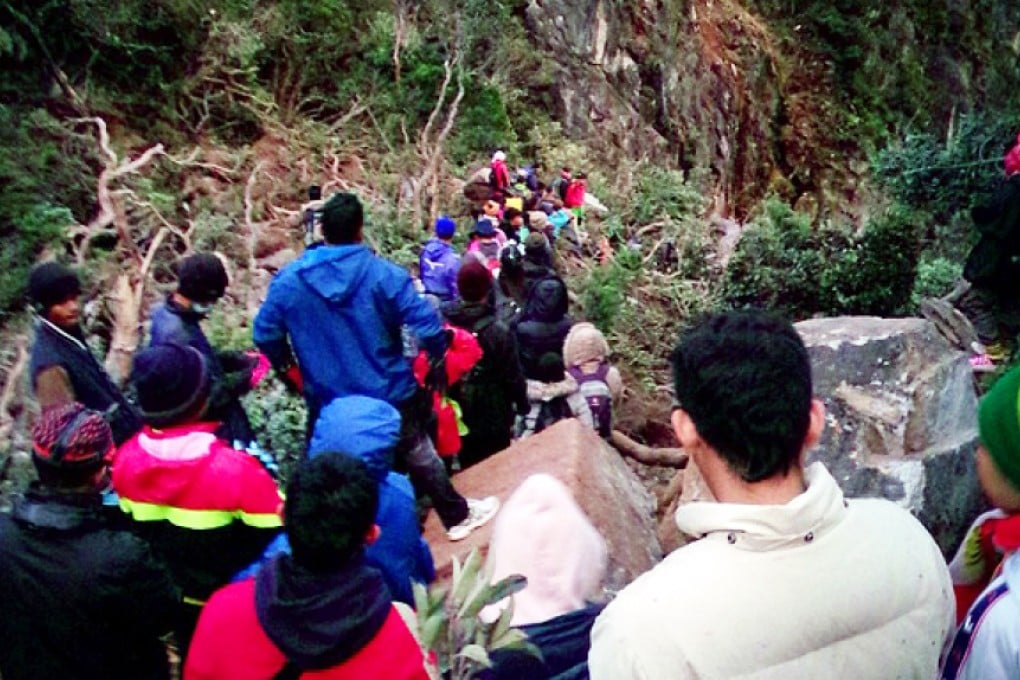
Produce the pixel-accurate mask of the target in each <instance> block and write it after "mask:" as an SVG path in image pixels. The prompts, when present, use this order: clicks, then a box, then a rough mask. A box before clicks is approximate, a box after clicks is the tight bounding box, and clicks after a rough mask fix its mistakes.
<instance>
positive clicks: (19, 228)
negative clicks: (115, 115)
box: [0, 105, 94, 315]
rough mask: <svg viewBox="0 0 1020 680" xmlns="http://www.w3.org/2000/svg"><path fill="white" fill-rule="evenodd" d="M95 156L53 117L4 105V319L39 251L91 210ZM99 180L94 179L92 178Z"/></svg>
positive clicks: (0, 270) (0, 127) (0, 211)
mask: <svg viewBox="0 0 1020 680" xmlns="http://www.w3.org/2000/svg"><path fill="white" fill-rule="evenodd" d="M93 160H94V159H93V155H92V153H91V152H90V150H89V149H88V147H86V146H85V144H84V143H83V141H82V138H80V137H78V136H77V135H76V134H74V133H73V132H71V131H70V130H68V129H67V128H65V127H63V126H62V125H61V124H60V123H59V122H57V121H56V120H55V119H54V118H52V117H51V116H50V115H49V114H48V113H46V112H45V111H42V110H37V111H34V112H32V113H31V114H29V115H26V116H20V115H18V113H17V112H16V111H15V110H14V109H13V108H10V107H7V106H4V105H0V188H2V192H3V194H2V200H0V238H2V239H3V243H4V247H3V249H0V315H5V314H7V313H8V312H10V311H11V310H12V309H13V308H14V307H16V306H17V305H18V303H19V302H20V299H21V295H22V292H23V290H24V285H25V280H26V278H27V275H28V270H29V269H30V268H31V266H32V264H33V262H34V261H35V259H36V257H37V256H38V255H39V254H40V252H41V251H42V250H43V249H44V248H46V247H48V246H55V245H57V244H58V243H59V242H60V241H61V240H63V238H65V236H66V234H67V228H68V227H69V226H70V225H72V224H74V223H75V222H76V221H80V220H83V219H84V218H85V217H87V216H88V214H89V213H90V212H91V210H92V195H91V188H90V186H89V184H88V182H89V181H90V180H91V179H92V177H93V172H92V170H91V169H90V168H89V163H90V162H91V161H93ZM93 181H94V180H93Z"/></svg>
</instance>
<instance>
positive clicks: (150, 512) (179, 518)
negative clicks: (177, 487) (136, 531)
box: [120, 498, 283, 529]
mask: <svg viewBox="0 0 1020 680" xmlns="http://www.w3.org/2000/svg"><path fill="white" fill-rule="evenodd" d="M120 509H121V510H123V511H124V512H126V513H127V514H129V515H131V516H132V517H133V518H134V519H135V520H137V521H139V522H160V521H166V522H170V523H171V524H173V525H174V526H178V527H183V528H185V529H219V528H220V527H225V526H228V525H230V524H232V523H233V522H234V520H235V519H239V520H241V522H243V523H244V524H247V525H248V526H252V527H256V528H258V529H273V528H276V527H280V526H283V521H282V520H281V519H280V516H279V515H278V514H276V513H275V512H272V513H248V512H244V511H242V510H188V509H185V508H175V507H172V506H169V505H158V504H156V503H143V502H141V501H132V500H130V499H128V498H121V499H120Z"/></svg>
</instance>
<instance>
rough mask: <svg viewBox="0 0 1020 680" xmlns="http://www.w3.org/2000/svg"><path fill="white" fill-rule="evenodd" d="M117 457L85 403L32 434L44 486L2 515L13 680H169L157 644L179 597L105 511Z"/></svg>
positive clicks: (1, 568)
mask: <svg viewBox="0 0 1020 680" xmlns="http://www.w3.org/2000/svg"><path fill="white" fill-rule="evenodd" d="M113 452H114V441H113V432H112V431H111V430H110V426H109V424H107V422H106V421H105V420H104V419H103V416H102V414H101V413H99V412H97V411H92V410H89V409H86V408H85V407H84V406H82V405H81V404H79V403H77V402H71V403H66V404H60V405H56V406H51V407H50V408H48V409H46V410H45V411H43V413H42V415H41V416H40V417H39V419H38V420H37V421H36V423H35V425H34V426H33V428H32V463H33V465H34V466H35V469H36V472H37V473H38V476H39V479H38V481H36V482H33V483H32V484H31V486H30V487H29V488H28V491H26V492H25V494H24V495H23V496H21V497H18V498H16V499H15V500H14V508H13V510H12V511H11V513H10V514H7V513H0V602H3V608H4V615H3V616H2V617H0V674H3V677H4V678H5V680H37V679H38V678H108V679H109V680H169V678H170V664H169V663H168V660H167V653H166V647H165V646H164V644H163V641H162V640H161V638H162V636H163V635H164V634H166V633H168V632H169V631H170V629H171V626H172V624H173V620H174V616H175V614H176V612H177V607H178V603H179V602H180V592H179V591H178V590H177V588H176V586H175V585H174V582H173V580H172V578H171V576H170V573H169V571H168V570H167V568H166V566H165V565H164V564H163V563H162V562H160V561H159V560H157V559H156V557H155V556H154V555H153V553H152V550H151V548H150V547H149V544H148V543H146V542H145V541H144V540H142V539H141V538H138V537H137V536H135V535H133V534H132V533H131V532H130V531H128V530H127V529H126V527H125V526H124V522H123V521H120V522H118V521H117V518H116V516H114V515H111V514H110V513H109V512H106V511H105V510H106V508H104V505H103V501H102V496H101V493H102V491H103V490H104V489H105V488H106V487H107V485H108V484H109V478H110V477H109V474H110V473H109V466H110V462H111V460H112V458H113ZM113 511H114V512H117V513H118V514H119V510H116V509H115V508H114V509H113Z"/></svg>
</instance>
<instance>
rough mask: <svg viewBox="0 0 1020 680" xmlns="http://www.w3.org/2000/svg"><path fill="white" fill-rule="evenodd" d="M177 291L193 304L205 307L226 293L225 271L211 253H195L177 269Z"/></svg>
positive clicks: (185, 259) (218, 259) (221, 263)
mask: <svg viewBox="0 0 1020 680" xmlns="http://www.w3.org/2000/svg"><path fill="white" fill-rule="evenodd" d="M177 279H178V284H177V290H178V292H179V293H180V294H181V295H183V296H184V297H186V298H188V299H189V300H191V301H193V302H198V303H200V304H203V305H207V304H210V303H213V302H216V301H217V300H219V299H220V298H221V297H223V294H224V293H225V292H227V283H228V280H227V270H226V269H224V267H223V262H221V261H220V258H219V257H217V256H216V255H213V254H212V253H197V254H195V255H190V256H188V257H186V258H184V260H182V261H181V264H180V265H179V266H178V268H177Z"/></svg>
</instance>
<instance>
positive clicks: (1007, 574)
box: [941, 368, 1020, 680]
mask: <svg viewBox="0 0 1020 680" xmlns="http://www.w3.org/2000/svg"><path fill="white" fill-rule="evenodd" d="M1018 407H1020V368H1014V369H1012V370H1011V371H1009V372H1008V373H1006V375H1004V376H1003V377H1002V378H1000V379H999V380H998V382H996V383H995V385H994V386H993V387H992V389H990V390H989V391H988V393H987V394H986V395H985V396H984V398H983V399H982V400H981V404H980V406H979V407H978V433H979V439H980V443H979V445H978V449H977V460H976V464H977V475H978V480H979V481H980V483H981V488H982V490H983V491H984V493H985V496H986V497H987V498H988V500H990V501H991V503H992V505H994V506H995V510H992V511H990V512H987V513H985V514H983V515H981V517H979V518H978V520H977V521H976V522H975V523H974V525H973V526H972V527H971V529H970V531H968V532H967V537H966V538H965V539H964V542H963V544H962V545H961V546H960V550H959V552H957V554H956V556H955V557H954V558H953V560H952V562H951V563H950V565H949V570H950V573H952V575H953V582H954V590H955V592H956V595H957V612H958V613H962V612H966V615H965V616H963V620H962V622H961V625H960V627H959V629H958V630H957V631H956V636H955V638H954V639H953V643H952V646H951V647H950V651H949V653H948V654H947V655H946V659H945V661H944V663H943V668H942V675H941V677H942V678H944V679H945V680H957V679H962V678H974V679H975V680H976V679H978V678H1015V677H1020V637H1018V635H1017V633H1018V631H1020V550H1018V549H1020V422H1018V421H1017V408H1018Z"/></svg>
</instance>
